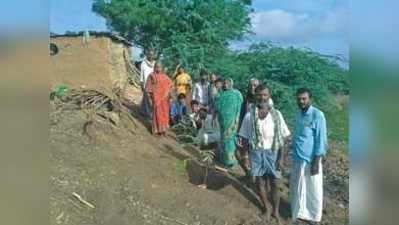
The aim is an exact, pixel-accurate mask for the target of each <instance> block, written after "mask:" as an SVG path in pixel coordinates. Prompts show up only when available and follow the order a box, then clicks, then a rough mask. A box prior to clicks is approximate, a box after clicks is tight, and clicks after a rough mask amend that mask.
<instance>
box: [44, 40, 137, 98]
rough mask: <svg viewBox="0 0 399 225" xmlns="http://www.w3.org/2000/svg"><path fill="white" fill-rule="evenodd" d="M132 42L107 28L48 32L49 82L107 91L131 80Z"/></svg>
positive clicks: (132, 66) (117, 89)
mask: <svg viewBox="0 0 399 225" xmlns="http://www.w3.org/2000/svg"><path fill="white" fill-rule="evenodd" d="M131 47H132V43H130V42H129V41H127V40H126V39H124V38H122V37H120V36H118V35H117V34H114V33H110V32H78V33H70V32H67V33H66V34H61V35H60V34H51V35H50V57H51V72H52V76H51V84H52V86H55V85H59V84H65V85H68V86H70V87H73V88H82V87H83V88H88V89H95V90H99V91H102V92H105V93H108V94H110V92H111V91H114V92H115V91H121V90H124V89H125V88H126V86H127V85H128V84H129V81H132V80H133V81H134V79H135V77H136V76H137V71H136V70H135V68H134V65H132V64H131V61H130V60H131Z"/></svg>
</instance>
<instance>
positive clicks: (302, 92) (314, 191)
mask: <svg viewBox="0 0 399 225" xmlns="http://www.w3.org/2000/svg"><path fill="white" fill-rule="evenodd" d="M311 98H312V94H311V92H310V90H308V89H306V88H300V89H298V91H297V103H298V106H299V109H300V110H299V112H298V114H297V117H296V123H295V129H294V137H293V142H292V168H291V179H290V200H291V211H292V219H293V221H294V222H295V221H297V220H301V221H305V222H307V223H308V224H318V223H319V222H320V221H321V216H322V211H323V170H322V157H323V156H324V155H325V153H326V148H327V132H326V131H327V128H326V120H325V117H324V114H323V112H321V111H320V110H319V109H317V108H316V107H314V106H312V105H311V103H312V102H311Z"/></svg>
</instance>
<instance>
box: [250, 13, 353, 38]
mask: <svg viewBox="0 0 399 225" xmlns="http://www.w3.org/2000/svg"><path fill="white" fill-rule="evenodd" d="M251 18H252V26H253V31H254V33H255V35H256V37H257V38H260V39H273V40H276V41H287V40H300V41H304V40H309V39H311V38H314V37H316V36H321V35H325V34H328V35H337V34H346V32H347V30H348V29H347V27H348V10H347V9H346V8H343V7H341V8H334V9H330V10H327V11H325V12H320V13H297V12H291V11H287V10H282V9H273V10H268V11H260V12H255V13H254V14H252V16H251Z"/></svg>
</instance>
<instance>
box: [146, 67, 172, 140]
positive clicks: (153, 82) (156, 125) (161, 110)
mask: <svg viewBox="0 0 399 225" xmlns="http://www.w3.org/2000/svg"><path fill="white" fill-rule="evenodd" d="M171 89H172V81H171V80H170V79H169V77H168V76H166V75H165V74H164V73H155V72H154V73H152V74H151V75H150V76H149V77H148V80H147V83H146V87H145V90H146V91H147V93H148V95H149V96H150V98H151V101H152V107H153V111H152V133H153V134H159V133H163V132H165V131H166V130H167V129H168V127H169V94H170V91H171Z"/></svg>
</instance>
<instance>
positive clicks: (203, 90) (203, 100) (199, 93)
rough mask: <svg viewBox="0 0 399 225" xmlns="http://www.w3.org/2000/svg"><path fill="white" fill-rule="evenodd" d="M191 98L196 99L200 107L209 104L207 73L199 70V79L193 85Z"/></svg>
mask: <svg viewBox="0 0 399 225" xmlns="http://www.w3.org/2000/svg"><path fill="white" fill-rule="evenodd" d="M193 100H196V101H198V102H199V103H200V104H201V107H205V108H207V107H208V104H209V82H208V74H207V73H206V72H205V71H201V80H200V82H197V83H196V84H195V85H194V90H193Z"/></svg>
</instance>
